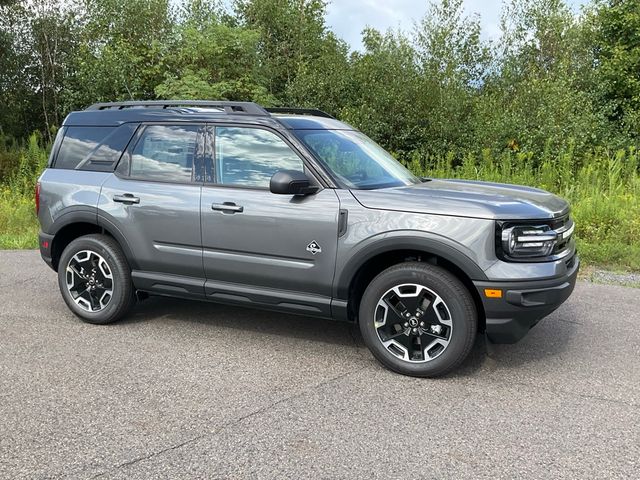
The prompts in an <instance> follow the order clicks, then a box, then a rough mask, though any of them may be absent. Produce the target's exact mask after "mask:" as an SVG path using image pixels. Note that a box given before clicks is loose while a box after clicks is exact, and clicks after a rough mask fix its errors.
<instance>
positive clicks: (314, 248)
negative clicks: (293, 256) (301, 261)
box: [307, 240, 322, 255]
mask: <svg viewBox="0 0 640 480" xmlns="http://www.w3.org/2000/svg"><path fill="white" fill-rule="evenodd" d="M307 252H311V254H312V255H315V254H316V253H320V252H322V247H320V245H318V242H316V241H315V240H314V241H313V242H311V243H310V244H309V245H307Z"/></svg>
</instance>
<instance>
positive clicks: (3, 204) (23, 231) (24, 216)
mask: <svg viewBox="0 0 640 480" xmlns="http://www.w3.org/2000/svg"><path fill="white" fill-rule="evenodd" d="M20 248H38V220H37V218H36V214H35V206H34V204H33V198H29V197H26V196H24V195H21V194H18V195H15V194H13V193H12V192H11V190H9V189H8V188H5V189H3V190H2V191H0V249H20Z"/></svg>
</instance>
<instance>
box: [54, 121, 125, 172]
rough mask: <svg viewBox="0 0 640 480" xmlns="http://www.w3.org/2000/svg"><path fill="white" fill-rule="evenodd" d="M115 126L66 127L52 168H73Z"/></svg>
mask: <svg viewBox="0 0 640 480" xmlns="http://www.w3.org/2000/svg"><path fill="white" fill-rule="evenodd" d="M115 129H116V127H68V128H67V130H66V132H65V135H64V139H63V140H62V144H61V145H60V150H59V151H58V155H57V157H56V161H55V163H54V168H66V169H75V168H76V167H77V166H78V165H80V163H81V162H82V161H83V160H84V159H85V158H86V157H88V155H89V154H90V153H91V152H92V151H93V150H94V149H95V148H96V147H97V146H98V145H100V144H101V143H102V141H103V140H104V139H105V138H106V137H107V136H108V135H109V134H110V133H112V132H113V131H114V130H115Z"/></svg>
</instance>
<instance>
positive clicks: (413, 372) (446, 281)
mask: <svg viewBox="0 0 640 480" xmlns="http://www.w3.org/2000/svg"><path fill="white" fill-rule="evenodd" d="M401 285H402V286H403V287H402V289H408V290H407V291H408V292H409V293H408V294H407V295H410V294H411V292H412V289H413V288H415V290H416V293H417V292H418V290H419V287H418V286H421V287H423V289H424V290H422V292H423V295H422V296H423V297H425V298H427V297H428V298H427V299H429V298H430V299H434V300H433V302H431V303H429V305H430V306H431V308H432V309H433V311H431V310H429V307H427V308H426V309H425V311H424V312H422V311H421V310H420V312H421V313H420V315H424V316H423V317H422V320H425V322H424V323H425V327H419V328H417V329H414V328H411V326H409V332H410V333H409V334H407V333H403V332H406V331H407V330H406V328H405V327H406V325H407V324H408V322H406V323H402V321H403V320H396V319H398V318H403V317H404V316H405V315H407V313H408V312H409V310H410V308H409V307H408V306H407V305H409V304H410V301H413V300H412V299H410V298H405V297H403V296H399V295H397V294H396V295H394V293H395V291H394V290H393V289H394V287H399V286H401ZM402 289H400V290H399V291H400V293H403V291H402ZM383 297H384V299H383ZM438 297H439V300H438V299H437V298H438ZM418 298H419V296H418V295H416V300H415V301H416V302H417V304H418V305H427V303H419V300H417V299H418ZM398 299H400V301H401V302H402V303H400V304H398V305H399V307H397V308H391V307H390V306H389V304H390V303H391V304H393V303H394V302H395V301H397V300H398ZM440 301H441V302H442V303H444V306H442V305H440V303H441V302H440ZM379 302H381V303H382V304H383V305H384V306H382V305H381V306H379ZM436 305H438V306H439V307H438V312H436V311H435V310H436V308H435V306H436ZM403 307H406V309H404V310H403V312H405V313H404V314H399V313H398V312H400V310H402V309H403ZM416 308H418V309H419V308H421V307H416ZM415 311H418V310H415ZM376 315H378V316H377V317H376ZM389 315H391V316H390V317H389ZM410 315H411V318H412V320H413V321H412V323H414V324H415V320H416V317H415V316H414V314H410ZM443 315H444V317H443ZM477 316H478V314H477V311H476V306H475V303H474V301H473V298H472V296H471V294H470V293H469V291H468V289H467V288H466V287H465V286H464V285H463V283H462V282H461V281H460V280H459V279H458V278H456V277H455V276H454V275H452V274H451V273H450V272H448V271H447V270H445V269H443V268H440V267H437V266H435V265H430V264H425V263H420V262H406V263H401V264H398V265H395V266H393V267H390V268H388V269H386V270H385V271H383V272H382V273H380V274H379V275H378V276H377V277H375V278H374V279H373V280H372V281H371V283H370V284H369V286H368V287H367V289H366V291H365V293H364V295H363V297H362V300H361V302H360V312H359V324H360V332H361V333H362V337H363V339H364V342H365V344H366V345H367V347H368V348H369V350H370V351H371V353H372V354H373V356H374V357H375V358H376V359H377V360H378V361H379V362H380V363H382V364H383V365H384V366H385V367H387V368H389V369H390V370H393V371H394V372H397V373H401V374H403V375H410V376H414V377H437V376H441V375H444V374H446V373H448V372H450V371H451V370H453V369H455V368H456V367H458V366H459V365H460V364H461V363H462V362H463V361H464V359H465V358H466V357H467V355H469V352H470V351H471V348H472V347H473V344H474V341H475V337H476V334H477V323H478V320H477ZM446 317H449V318H448V319H447V320H446V322H447V324H448V325H450V327H448V326H446V325H440V326H438V324H439V323H440V322H438V320H435V321H434V322H433V325H434V327H433V328H435V329H436V331H438V329H439V330H442V331H443V332H444V333H442V335H443V337H446V336H447V333H448V338H445V339H444V341H445V342H448V343H447V345H444V346H443V345H440V342H439V341H436V343H435V347H433V351H435V352H436V353H435V354H434V355H433V358H431V355H430V354H428V353H427V352H428V351H429V350H428V349H427V347H426V346H425V343H426V342H429V341H430V340H431V339H434V340H437V338H436V337H435V336H433V334H432V333H431V330H430V328H432V327H430V323H429V321H428V318H436V319H440V318H446ZM376 318H377V319H378V322H379V323H378V327H376V323H375V321H376ZM418 321H419V320H418ZM380 324H383V325H384V326H383V327H381V326H380ZM420 325H422V323H420ZM378 329H380V332H381V333H380V334H379V330H378ZM388 330H391V334H388ZM412 331H417V332H418V333H415V334H414V336H415V337H420V338H419V339H413V340H412V339H410V335H411V332H412ZM392 335H393V337H392ZM383 337H385V340H386V341H387V342H388V341H389V339H391V338H394V339H397V340H398V342H407V343H408V346H405V347H406V348H407V351H406V352H403V351H401V350H400V349H401V348H402V347H398V346H396V345H387V346H385V345H384V344H383ZM405 337H407V338H405ZM442 343H444V342H442ZM426 345H430V343H426ZM403 346H404V344H403ZM423 346H424V347H425V348H422V347H423ZM409 349H412V350H411V352H413V354H415V355H417V357H415V360H414V361H411V360H410V357H409V356H408V355H409ZM392 351H395V352H396V353H395V354H394V353H393V352H392ZM438 352H439V353H438ZM399 355H403V356H404V358H400V356H399Z"/></svg>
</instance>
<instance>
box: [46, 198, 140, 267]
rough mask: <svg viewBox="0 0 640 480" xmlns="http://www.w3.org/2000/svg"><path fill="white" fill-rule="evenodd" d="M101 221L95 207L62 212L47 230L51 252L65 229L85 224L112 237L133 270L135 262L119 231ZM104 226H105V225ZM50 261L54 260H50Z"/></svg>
mask: <svg viewBox="0 0 640 480" xmlns="http://www.w3.org/2000/svg"><path fill="white" fill-rule="evenodd" d="M101 220H104V219H102V218H101V217H100V216H99V215H98V212H97V208H95V207H78V208H74V209H73V210H69V211H66V212H64V213H63V214H62V215H60V216H58V217H57V218H56V219H55V221H54V222H53V223H52V224H51V228H49V229H48V230H49V231H48V232H46V233H47V234H48V235H51V236H52V250H53V245H54V244H55V242H56V238H59V237H58V234H59V233H60V232H61V231H63V230H64V229H65V228H67V227H70V226H72V225H74V224H80V223H86V224H90V225H95V226H96V227H97V228H100V229H103V230H104V231H105V233H107V234H109V235H110V236H111V237H113V238H114V239H115V240H116V241H117V242H118V244H119V245H120V247H121V248H122V251H123V252H124V254H125V257H126V258H127V261H128V262H129V264H130V265H131V268H135V265H136V262H135V258H134V256H133V254H132V252H131V249H130V248H129V245H128V243H127V241H126V239H125V237H124V235H122V233H121V232H120V230H118V228H117V227H116V226H115V225H113V224H112V223H111V222H105V221H102V222H101ZM105 224H106V225H105ZM52 261H54V262H55V260H54V259H53V258H52Z"/></svg>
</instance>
